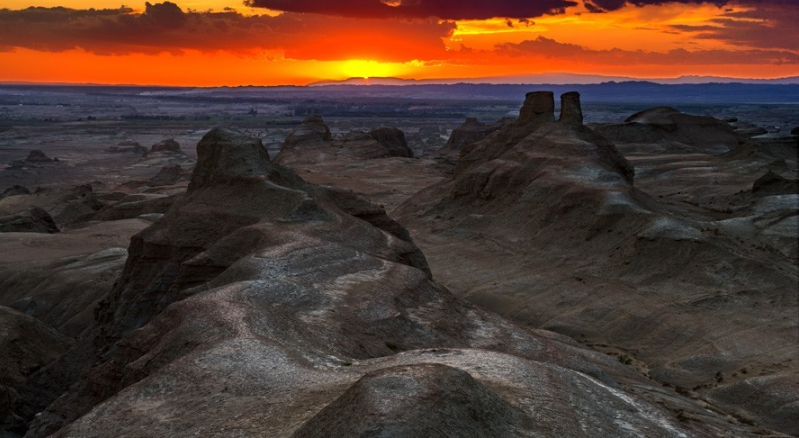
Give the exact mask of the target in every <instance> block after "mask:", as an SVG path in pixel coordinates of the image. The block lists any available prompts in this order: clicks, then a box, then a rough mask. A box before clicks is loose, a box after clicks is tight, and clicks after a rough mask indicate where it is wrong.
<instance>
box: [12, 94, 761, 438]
mask: <svg viewBox="0 0 799 438" xmlns="http://www.w3.org/2000/svg"><path fill="white" fill-rule="evenodd" d="M550 97H551V95H550ZM531 99H532V100H533V101H536V100H538V101H540V102H543V103H544V104H547V105H548V103H547V102H546V99H547V96H546V95H543V96H541V95H537V96H532V97H531ZM536 108H537V107H536ZM570 111H571V112H568V111H567V112H568V115H567V117H566V119H565V120H564V121H563V122H561V123H560V124H556V123H555V122H553V121H551V120H549V119H551V118H552V117H551V114H548V113H546V111H543V112H535V111H533V112H531V113H530V114H529V115H530V119H529V120H528V119H526V118H522V119H520V121H519V122H518V123H517V124H513V125H512V126H508V127H507V129H505V128H503V130H500V131H497V132H496V133H495V134H492V135H493V137H489V139H492V140H489V141H490V142H495V141H496V139H499V138H501V139H503V142H501V143H500V144H502V145H503V146H502V147H503V148H505V146H509V148H508V150H507V151H506V153H510V154H511V156H507V157H505V158H503V161H504V163H503V164H501V165H499V166H497V167H495V171H501V172H504V173H505V176H504V177H503V178H502V179H494V180H492V178H491V175H490V172H488V171H489V169H488V168H485V167H483V166H484V164H485V163H487V162H489V161H486V158H487V157H494V158H491V159H490V161H496V160H497V158H498V157H502V156H503V154H502V153H498V152H497V151H493V150H491V149H492V147H491V146H490V144H493V143H478V145H477V146H476V147H474V148H472V149H471V152H469V153H467V155H466V157H468V158H469V159H468V160H466V161H464V163H463V165H462V166H461V167H460V170H459V172H458V175H457V176H456V177H455V179H456V181H464V183H463V184H457V183H452V182H449V183H447V184H446V187H447V188H448V190H449V191H451V190H452V189H453V188H456V189H455V191H454V192H451V193H452V196H450V195H449V194H447V199H450V200H452V201H453V202H459V203H462V204H460V205H461V207H458V208H464V209H473V208H480V205H486V204H485V203H491V202H492V200H497V199H504V198H503V197H502V196H500V193H501V189H503V188H508V187H517V188H519V187H520V183H521V182H523V181H527V182H528V183H529V181H530V180H531V179H532V178H531V177H532V176H534V175H537V174H538V173H540V172H541V171H542V170H543V169H536V168H535V166H541V165H542V164H544V165H551V166H553V169H552V173H551V175H554V177H557V178H563V179H562V180H560V182H559V183H558V184H560V185H561V186H563V187H565V190H568V189H569V188H571V187H572V186H564V184H566V182H565V181H574V180H575V178H577V176H576V174H574V172H573V169H572V168H571V167H570V166H571V165H579V166H581V167H583V168H585V169H587V170H588V171H589V175H592V176H593V177H594V178H599V182H594V181H593V180H591V181H587V182H586V181H585V180H583V179H578V181H579V182H580V184H586V185H590V186H591V187H590V188H586V189H584V192H585V193H590V194H591V195H590V196H594V195H596V194H599V195H598V196H602V194H603V193H605V191H606V189H607V188H608V187H611V188H617V189H618V190H622V193H632V192H630V190H631V189H630V187H631V186H630V181H631V179H632V171H631V169H630V167H629V166H628V165H627V163H626V162H625V161H624V160H623V159H622V158H621V157H620V156H619V155H618V154H617V153H616V152H615V150H614V149H613V148H612V145H611V144H610V143H608V142H605V141H604V140H602V139H601V138H600V137H598V136H596V135H595V134H593V133H592V132H591V131H590V130H588V129H587V128H584V127H582V126H581V125H579V124H578V123H577V115H576V113H575V112H574V108H572V109H571V110H570ZM526 114H527V113H526ZM320 132H321V130H320ZM563 134H568V135H567V136H566V137H565V140H562V141H561V143H559V144H557V145H552V146H551V147H550V149H548V151H549V152H546V153H542V154H541V155H540V156H538V157H530V156H527V155H525V154H524V153H522V151H513V150H512V149H513V145H514V144H515V143H513V141H512V140H513V139H516V140H515V142H516V143H518V142H519V141H523V142H529V140H524V139H525V138H528V139H529V138H530V136H531V135H532V136H533V137H532V138H534V139H548V138H553V139H556V138H564V137H563ZM320 140H321V141H324V138H321V139H320ZM487 140H488V139H487ZM508 141H510V143H508ZM524 144H528V143H524ZM558 148H559V149H561V150H562V151H563V152H564V153H565V158H560V159H555V158H553V157H549V156H548V155H547V154H554V151H555V150H556V149H558ZM578 152H580V153H579V154H578ZM197 154H198V162H197V165H196V167H195V169H194V171H193V173H192V175H191V180H190V182H189V185H188V189H187V191H186V193H185V195H184V196H181V197H178V198H176V199H175V200H174V202H173V204H172V206H171V208H169V209H168V211H167V212H166V213H165V214H164V215H163V217H161V218H160V219H158V220H156V221H155V222H154V223H152V225H150V226H148V227H147V228H145V229H143V230H141V231H140V232H138V233H137V234H135V235H134V236H133V237H132V239H131V240H130V245H129V247H128V249H127V252H128V257H127V259H126V261H125V265H124V268H123V269H122V273H121V275H120V277H119V278H118V279H117V281H116V282H115V283H114V285H113V287H112V288H111V290H110V292H109V293H108V295H107V297H106V298H105V299H104V300H103V302H102V303H101V305H100V306H99V309H98V310H97V311H96V319H95V321H94V322H93V323H92V325H91V326H90V327H88V328H87V329H86V331H85V332H84V335H83V336H80V337H79V338H78V340H77V341H76V342H75V343H74V344H72V345H69V343H67V342H65V341H64V340H63V339H60V338H59V337H58V336H57V334H53V333H49V332H45V331H43V330H42V329H37V328H35V327H32V328H30V329H26V332H27V331H30V332H36V333H38V332H42V333H43V334H42V336H41V337H40V338H38V341H36V343H35V344H34V345H32V346H31V347H30V348H29V351H31V352H32V355H33V356H35V357H29V356H25V357H24V360H21V361H19V362H16V363H13V364H9V365H7V366H9V367H10V368H11V369H12V374H11V376H13V377H14V378H12V379H4V380H3V381H2V388H3V391H4V392H5V394H8V395H9V397H8V398H5V399H4V400H11V402H10V403H9V404H7V405H8V406H12V412H11V414H10V415H9V418H10V420H8V421H11V422H12V423H14V422H17V425H18V426H19V428H18V429H16V430H25V428H26V427H27V432H26V434H25V436H26V437H30V438H32V437H45V436H52V437H107V436H109V433H112V434H113V435H115V436H135V437H164V436H170V437H189V436H198V435H202V436H206V437H230V436H268V437H295V438H300V437H334V436H342V437H343V436H362V437H363V436H380V437H411V436H430V437H438V436H440V437H444V436H459V437H475V438H476V437H486V438H488V437H500V436H501V437H529V436H568V437H609V436H612V437H640V436H647V437H664V438H665V437H717V436H736V437H755V436H762V435H761V430H760V429H758V428H756V427H752V426H749V425H746V424H742V423H740V422H737V421H735V420H734V419H732V417H730V416H728V415H725V414H724V413H720V412H719V411H717V410H714V409H708V406H707V404H705V403H701V402H698V401H697V400H695V399H693V398H690V397H687V396H686V395H685V394H683V393H680V392H678V391H675V390H674V389H673V388H669V387H664V386H663V385H662V384H661V383H660V382H658V381H656V380H653V379H651V378H649V377H647V376H646V374H645V373H642V372H641V371H640V370H639V369H637V368H635V367H633V366H629V365H627V364H624V363H622V362H620V361H619V360H617V359H616V358H614V357H611V356H609V355H606V354H604V353H601V352H598V351H596V350H593V349H590V348H586V347H584V346H582V345H580V344H579V343H577V342H575V341H574V340H572V339H570V338H569V337H566V336H563V335H559V334H556V333H553V332H551V331H546V330H535V329H526V328H523V327H521V326H519V325H516V324H515V323H512V322H509V321H508V320H506V319H503V318H501V317H499V316H497V315H495V314H493V313H490V312H487V311H484V310H481V309H480V308H478V307H476V306H474V305H472V304H469V303H467V302H465V301H462V300H461V299H459V298H456V297H455V296H453V295H452V294H451V293H450V292H449V291H448V290H447V289H446V288H445V287H443V286H442V285H441V284H439V283H437V282H436V281H435V280H434V279H433V278H432V277H431V272H430V269H429V268H428V264H427V260H426V258H425V256H424V255H423V254H422V252H421V251H420V250H419V248H418V247H417V246H416V245H415V243H414V242H413V241H412V240H411V239H410V237H409V234H408V232H407V230H406V229H405V228H404V227H403V226H401V225H400V224H399V223H397V222H395V221H394V220H393V219H391V218H390V217H388V216H387V215H386V213H385V211H384V210H383V209H382V208H381V207H379V206H376V205H374V204H372V203H371V202H369V201H366V200H365V199H363V198H361V197H360V196H358V195H355V194H353V193H351V192H345V191H341V190H338V189H334V188H330V187H323V186H316V185H313V184H310V183H307V182H306V181H304V180H303V179H301V178H300V177H299V176H298V175H297V174H295V173H294V172H293V171H291V170H289V169H287V168H285V167H282V166H281V165H279V164H276V163H274V162H273V161H271V160H270V157H269V156H268V154H267V152H266V149H265V148H264V147H263V145H262V144H261V142H260V140H258V139H254V138H249V137H247V136H244V135H242V134H240V133H237V132H234V131H230V130H227V129H222V128H217V129H214V130H212V131H211V132H209V133H208V134H206V135H205V136H204V137H203V138H202V140H201V141H200V142H199V144H198V145H197ZM513 154H517V155H515V159H514V156H513ZM530 158H533V160H532V161H531V160H530ZM522 162H525V163H532V164H522ZM519 165H521V166H522V167H523V168H524V169H519V168H518V166H519ZM525 166H532V167H531V168H529V169H527V168H525ZM480 175H485V177H483V176H480ZM499 175H500V174H497V176H499ZM515 175H518V176H515ZM539 176H540V177H541V178H543V179H544V180H546V179H547V178H548V177H547V176H546V174H541V175H539ZM466 181H468V182H466ZM595 186H598V187H595ZM553 187H554V186H553ZM553 187H549V188H547V190H549V189H552V188H553ZM554 188H556V187H554ZM521 189H522V190H517V191H516V192H514V193H511V194H510V195H509V196H511V197H514V198H515V199H522V200H525V202H526V199H527V198H526V197H525V196H526V194H525V192H524V189H523V187H521ZM560 190H563V189H560ZM436 193H439V192H436ZM442 193H445V192H442ZM446 193H449V192H446ZM541 193H543V192H541ZM575 196H577V197H578V198H579V197H581V196H588V195H585V194H584V193H580V192H579V191H578V193H576V195H575ZM630 196H632V195H630ZM611 198H612V199H617V198H613V197H611ZM583 199H585V198H583ZM618 199H621V198H618ZM544 201H546V200H544ZM447 202H450V201H447ZM628 204H630V202H628V203H627V204H623V205H621V206H619V203H618V202H617V203H615V204H613V203H609V204H608V205H609V207H608V209H609V210H610V212H611V214H618V213H619V212H621V213H623V212H624V211H625V208H628V207H625V206H626V205H628ZM445 208H451V207H449V206H445ZM555 208H557V207H555ZM575 208H576V207H575ZM630 208H632V207H630ZM614 212H615V213H614ZM561 214H568V211H563V212H562V213H561ZM510 217H511V219H513V218H514V216H513V215H510ZM541 218H542V219H547V218H550V217H549V216H547V215H544V216H541ZM538 219H540V218H538V217H536V218H534V219H533V220H534V221H536V222H533V223H537V221H538ZM550 219H551V218H550ZM588 220H591V218H588ZM528 225H530V226H532V223H531V224H528ZM528 229H529V228H528ZM78 231H79V230H78ZM64 234H65V233H59V234H57V235H53V236H61V235H64ZM581 237H582V236H581ZM597 240H601V239H597ZM3 312H4V313H0V314H2V315H6V314H8V315H10V316H9V318H5V319H3V321H19V322H18V323H15V324H27V325H31V324H32V323H31V321H29V320H27V319H25V318H24V317H22V316H20V315H17V314H15V313H13V312H7V311H5V310H3ZM37 330H38V331H37ZM0 336H3V338H2V339H0V345H5V343H7V342H11V341H10V340H9V337H13V338H14V339H16V338H15V337H16V336H18V334H17V332H14V331H7V330H6V331H0ZM28 342H30V340H29V341H28ZM50 344H57V345H60V347H58V348H61V349H62V350H67V352H66V353H65V354H64V355H63V356H61V357H60V358H58V359H57V360H55V361H53V359H54V356H55V355H57V353H58V352H60V351H61V350H58V349H56V348H55V347H53V348H50V347H48V345H50ZM53 352H56V354H55V355H54V354H53ZM48 355H50V356H48ZM4 366H6V365H5V364H4ZM31 366H34V367H41V368H40V369H39V370H38V371H37V372H35V373H33V374H32V375H26V374H25V373H30V372H29V371H26V370H28V368H29V367H31ZM4 369H5V368H4ZM17 376H21V377H17ZM4 421H6V420H4ZM29 421H32V422H31V423H30V424H29V427H28V425H27V422H29Z"/></svg>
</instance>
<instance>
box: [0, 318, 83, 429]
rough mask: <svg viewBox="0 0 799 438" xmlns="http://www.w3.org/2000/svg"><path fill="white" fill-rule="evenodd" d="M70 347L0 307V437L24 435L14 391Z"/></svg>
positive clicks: (42, 326) (45, 329)
mask: <svg viewBox="0 0 799 438" xmlns="http://www.w3.org/2000/svg"><path fill="white" fill-rule="evenodd" d="M71 343H72V342H71V340H70V339H69V338H67V337H65V336H63V335H61V334H59V333H58V332H56V331H55V330H53V329H52V328H50V327H47V326H46V325H45V324H42V323H41V322H39V321H38V320H36V319H34V318H32V317H30V316H27V315H24V314H22V313H20V312H17V311H16V310H13V309H9V308H8V307H4V306H0V351H1V352H2V354H0V370H2V373H0V436H4V437H6V436H8V437H11V436H20V435H21V434H22V433H24V432H25V420H24V418H22V415H24V414H23V413H22V412H19V406H18V404H19V403H20V400H19V392H18V391H19V390H21V389H22V388H23V387H24V386H25V385H26V383H27V380H28V378H29V377H30V375H31V374H32V373H33V372H34V371H35V370H37V369H39V368H41V367H43V366H45V365H47V364H49V363H51V362H53V361H54V360H56V359H58V357H59V356H61V355H62V354H64V352H66V350H67V349H69V346H70V344H71Z"/></svg>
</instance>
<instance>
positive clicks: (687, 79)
mask: <svg viewBox="0 0 799 438" xmlns="http://www.w3.org/2000/svg"><path fill="white" fill-rule="evenodd" d="M639 81H644V82H652V83H657V84H670V85H673V84H708V83H728V84H729V83H737V84H775V85H789V84H790V85H793V84H799V76H791V77H785V78H776V79H751V78H731V77H723V76H695V75H689V76H680V77H677V78H633V77H627V76H602V75H584V74H575V73H542V74H534V75H515V76H493V77H484V78H461V79H402V78H393V77H377V78H349V79H344V80H340V81H319V82H313V83H311V84H308V86H312V87H315V86H326V85H423V84H436V85H446V84H459V83H470V84H551V85H590V84H602V83H607V82H639Z"/></svg>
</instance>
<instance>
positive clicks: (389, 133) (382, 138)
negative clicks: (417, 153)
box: [369, 127, 413, 158]
mask: <svg viewBox="0 0 799 438" xmlns="http://www.w3.org/2000/svg"><path fill="white" fill-rule="evenodd" d="M369 136H370V137H372V138H373V139H374V140H376V141H377V142H378V143H380V144H381V145H382V146H383V147H384V148H385V149H386V154H387V156H389V157H405V158H413V151H412V150H411V148H409V147H408V142H407V141H405V133H404V132H402V131H401V130H399V129H397V128H387V127H382V128H375V129H373V130H371V131H369Z"/></svg>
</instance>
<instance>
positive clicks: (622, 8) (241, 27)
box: [0, 0, 799, 86]
mask: <svg viewBox="0 0 799 438" xmlns="http://www.w3.org/2000/svg"><path fill="white" fill-rule="evenodd" d="M501 3H502V7H500V8H497V9H496V10H494V9H491V8H490V7H489V6H486V3H485V2H476V1H471V2H470V1H466V2H463V3H462V5H461V6H460V7H459V9H457V10H452V9H448V8H447V7H446V6H443V5H445V4H449V3H447V2H441V1H437V0H428V1H427V2H425V1H421V2H415V3H413V4H409V5H407V6H406V5H403V3H402V2H396V3H395V4H392V6H387V5H386V4H385V2H382V3H381V2H380V1H379V0H349V1H343V2H339V4H337V7H336V8H333V7H332V6H330V5H331V4H330V3H320V2H316V1H310V0H303V1H294V2H287V1H285V0H282V1H279V0H253V1H251V2H249V3H247V4H244V3H241V2H236V1H228V0H193V1H188V2H183V3H177V4H174V3H169V2H164V3H155V4H148V3H144V4H138V3H135V4H134V3H132V4H126V5H125V7H124V8H123V7H122V5H121V4H119V3H118V2H113V1H111V0H42V1H39V2H37V3H35V4H34V3H31V2H30V1H28V0H7V1H6V2H4V6H5V7H6V8H7V9H1V10H0V65H2V66H3V68H2V69H0V81H5V82H9V81H10V82H59V83H105V84H120V83H125V84H160V85H188V86H213V85H276V84H307V83H311V82H315V81H320V80H340V79H346V78H348V77H362V78H369V77H388V76H391V77H400V78H409V79H411V78H412V79H432V78H465V79H469V78H497V77H516V76H523V75H526V74H534V73H545V72H565V73H581V74H602V75H616V76H630V77H639V78H665V77H676V76H680V75H718V76H728V77H742V78H744V77H752V78H776V77H786V76H796V75H799V31H797V29H796V26H795V23H796V22H799V3H795V2H789V1H785V0H757V1H755V0H710V1H700V0H673V1H671V0H650V1H643V0H642V1H636V2H635V5H630V4H621V5H619V4H620V3H621V2H619V1H616V0H576V1H569V0H545V1H541V2H535V4H534V5H533V6H531V3H529V2H526V1H525V2H522V1H519V2H516V3H518V5H515V4H514V2H501ZM31 6H36V8H29V7H31ZM563 6H566V7H563ZM281 8H283V10H281Z"/></svg>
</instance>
